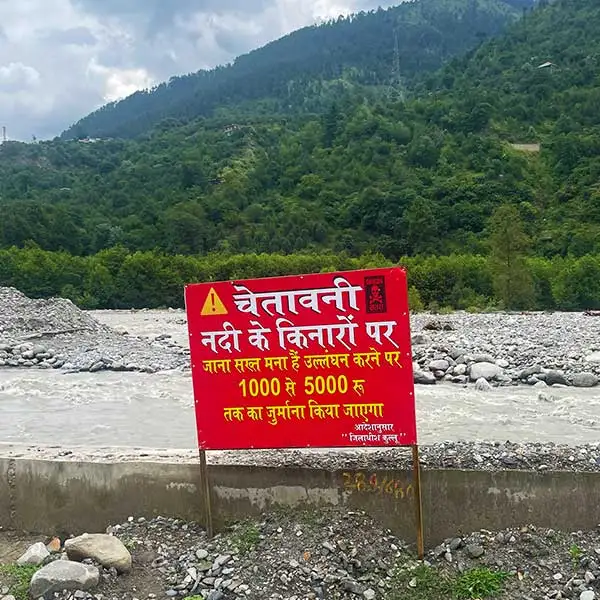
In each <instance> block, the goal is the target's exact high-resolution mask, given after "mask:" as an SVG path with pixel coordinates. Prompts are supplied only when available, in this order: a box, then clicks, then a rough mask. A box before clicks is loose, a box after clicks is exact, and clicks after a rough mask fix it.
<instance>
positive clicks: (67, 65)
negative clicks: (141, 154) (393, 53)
mask: <svg viewBox="0 0 600 600" xmlns="http://www.w3.org/2000/svg"><path fill="white" fill-rule="evenodd" d="M399 1H400V0H396V1H393V0H390V1H388V0H0V126H1V125H6V127H7V136H8V138H10V139H17V140H25V141H28V140H31V139H32V136H33V135H35V136H36V137H37V138H38V139H44V138H49V137H53V136H55V135H58V134H59V133H60V132H61V131H62V130H63V129H65V128H66V127H67V126H69V125H70V124H71V123H73V122H75V121H77V120H78V119H79V118H81V117H83V116H85V115H86V114H87V113H89V112H91V111H92V110H94V109H95V108H97V107H99V106H101V105H102V104H104V103H106V102H108V101H111V100H115V99H118V98H122V97H124V96H126V95H128V94H131V93H132V92H134V91H135V90H136V89H140V88H145V87H148V86H151V85H152V84H154V83H158V82H160V81H163V80H165V79H168V78H169V77H170V76H171V75H176V74H182V73H189V72H193V71H197V70H199V69H203V68H210V67H214V66H216V65H218V64H223V63H225V62H227V61H229V60H231V59H232V58H234V57H235V56H237V55H239V54H241V53H244V52H247V51H248V50H251V49H252V48H256V47H258V46H261V45H263V44H265V43H266V42H268V41H271V40H273V39H276V38H278V37H280V36H281V35H283V34H285V33H288V32H290V31H292V30H294V29H297V28H299V27H302V26H304V25H308V24H310V23H314V22H315V21H317V20H319V19H326V18H329V17H337V16H338V15H340V14H347V13H349V12H355V11H357V10H363V9H364V10H367V9H371V8H376V7H377V6H380V5H381V6H383V7H387V6H390V5H392V4H398V3H399Z"/></svg>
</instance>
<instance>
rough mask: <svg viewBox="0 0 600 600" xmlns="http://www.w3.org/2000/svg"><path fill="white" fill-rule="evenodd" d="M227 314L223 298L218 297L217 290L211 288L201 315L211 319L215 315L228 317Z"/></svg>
mask: <svg viewBox="0 0 600 600" xmlns="http://www.w3.org/2000/svg"><path fill="white" fill-rule="evenodd" d="M227 313H228V311H227V309H226V308H225V305H224V304H223V301H222V300H221V298H219V296H218V295H217V292H215V288H210V291H209V292H208V296H206V300H205V302H204V306H203V307H202V311H201V312H200V314H201V315H202V316H203V317H209V316H214V315H226V314H227Z"/></svg>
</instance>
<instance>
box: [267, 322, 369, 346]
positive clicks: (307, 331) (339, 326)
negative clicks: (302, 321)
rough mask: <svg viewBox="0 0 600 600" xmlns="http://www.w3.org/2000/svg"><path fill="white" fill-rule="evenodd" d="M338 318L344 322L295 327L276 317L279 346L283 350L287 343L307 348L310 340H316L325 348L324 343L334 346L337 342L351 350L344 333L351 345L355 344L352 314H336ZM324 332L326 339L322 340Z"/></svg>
mask: <svg viewBox="0 0 600 600" xmlns="http://www.w3.org/2000/svg"><path fill="white" fill-rule="evenodd" d="M338 320H339V321H344V323H334V324H332V325H307V326H304V327H295V326H294V324H293V323H292V322H291V321H288V320H287V319H277V331H278V332H279V346H280V347H281V348H283V349H284V350H286V349H287V347H288V344H289V345H291V346H296V347H297V348H301V349H302V348H308V346H309V340H310V341H312V342H317V343H318V344H319V346H321V348H325V347H326V346H325V344H327V346H330V347H332V348H333V347H335V345H336V342H339V343H340V344H342V346H344V347H345V348H347V349H348V350H351V349H352V348H351V347H350V346H349V345H348V343H347V342H346V335H348V338H349V340H348V342H349V343H350V344H352V345H353V346H356V341H355V336H354V331H355V329H356V328H357V327H358V324H357V323H353V322H352V321H353V320H354V317H353V316H352V315H350V316H345V315H338ZM286 325H287V326H286ZM324 334H326V336H327V340H324ZM334 336H335V338H334Z"/></svg>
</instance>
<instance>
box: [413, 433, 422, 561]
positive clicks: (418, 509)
mask: <svg viewBox="0 0 600 600" xmlns="http://www.w3.org/2000/svg"><path fill="white" fill-rule="evenodd" d="M412 455H413V481H414V484H415V520H416V525H417V556H418V557H419V560H423V558H424V557H425V535H424V531H423V503H422V496H421V463H420V461H419V445H418V444H415V445H414V446H413V447H412Z"/></svg>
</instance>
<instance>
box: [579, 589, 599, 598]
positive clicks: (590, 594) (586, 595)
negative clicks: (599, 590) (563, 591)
mask: <svg viewBox="0 0 600 600" xmlns="http://www.w3.org/2000/svg"><path fill="white" fill-rule="evenodd" d="M595 599H596V593H595V592H594V591H593V590H585V592H581V594H579V600H595Z"/></svg>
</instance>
